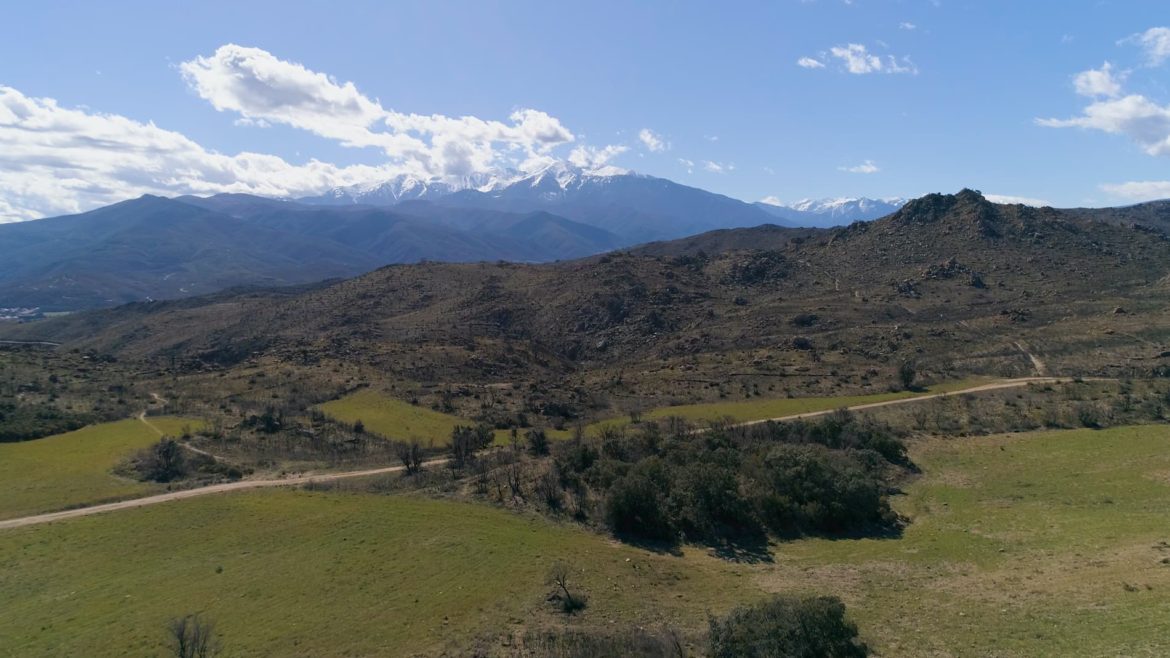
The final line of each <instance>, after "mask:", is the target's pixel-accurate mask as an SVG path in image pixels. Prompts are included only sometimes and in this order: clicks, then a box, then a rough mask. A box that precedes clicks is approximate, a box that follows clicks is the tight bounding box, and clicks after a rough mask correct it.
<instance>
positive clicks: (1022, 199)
mask: <svg viewBox="0 0 1170 658" xmlns="http://www.w3.org/2000/svg"><path fill="white" fill-rule="evenodd" d="M983 196H984V198H986V199H987V200H988V201H990V202H992V203H1005V204H1013V203H1018V204H1021V205H1025V206H1032V207H1035V208H1042V207H1044V206H1051V205H1052V204H1051V203H1049V202H1047V201H1045V200H1044V199H1033V198H1031V197H1026V196H1012V195H1010V194H984V195H983Z"/></svg>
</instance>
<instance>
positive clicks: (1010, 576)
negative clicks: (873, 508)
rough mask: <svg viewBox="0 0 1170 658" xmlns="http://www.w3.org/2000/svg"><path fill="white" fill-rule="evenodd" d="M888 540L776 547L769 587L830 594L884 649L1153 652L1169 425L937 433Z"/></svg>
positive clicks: (914, 652)
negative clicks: (895, 533)
mask: <svg viewBox="0 0 1170 658" xmlns="http://www.w3.org/2000/svg"><path fill="white" fill-rule="evenodd" d="M912 456H913V457H914V459H915V460H916V461H917V463H918V464H919V466H921V467H922V469H923V471H924V473H925V475H924V476H922V477H921V479H919V480H918V481H916V482H914V483H912V484H910V485H909V486H907V487H906V494H905V495H904V496H900V497H899V499H898V500H897V501H896V505H895V506H896V507H897V508H898V509H899V510H900V511H901V512H902V513H904V514H906V515H907V516H909V517H910V518H911V519H912V522H911V523H910V525H909V526H908V527H907V528H906V530H905V534H904V536H903V537H902V538H900V539H893V540H881V539H864V540H844V541H832V540H825V539H812V540H802V541H798V542H792V543H789V544H784V545H782V546H779V547H777V549H776V552H775V555H776V563H775V565H772V566H768V567H766V568H764V569H762V570H761V571H760V573H759V574H758V577H759V580H758V582H759V583H760V584H761V585H762V586H763V587H765V588H767V589H769V590H775V591H792V590H794V589H795V590H798V591H807V592H819V593H832V594H837V595H839V596H841V597H842V598H843V599H844V600H845V602H846V604H847V605H848V606H849V610H850V612H851V614H852V615H853V617H854V618H855V619H856V620H857V622H858V624H859V625H860V627H861V629H862V633H863V635H865V636H866V639H867V640H869V641H870V642H871V644H873V645H874V646H875V647H876V648H878V649H879V650H880V651H881V653H882V655H891V656H893V655H897V656H939V655H947V656H992V655H994V656H1045V655H1064V656H1073V655H1076V656H1104V655H1125V656H1164V655H1166V654H1167V652H1168V651H1170V524H1168V523H1167V521H1168V518H1167V517H1168V510H1170V427H1167V426H1165V425H1145V426H1134V427H1120V428H1115V429H1108V430H1099V431H1094V430H1065V431H1055V432H1035V433H1025V434H1007V435H996V436H990V437H981V438H963V439H954V438H938V439H931V440H929V441H926V442H925V443H920V444H918V445H916V446H915V447H914V449H913V450H912Z"/></svg>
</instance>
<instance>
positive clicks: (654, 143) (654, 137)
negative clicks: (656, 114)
mask: <svg viewBox="0 0 1170 658" xmlns="http://www.w3.org/2000/svg"><path fill="white" fill-rule="evenodd" d="M638 141H640V142H642V145H643V146H645V147H646V148H647V149H649V150H651V151H653V152H655V153H658V152H661V151H665V150H666V149H668V148H670V144H668V143H667V142H665V141H663V139H662V136H661V135H659V134H657V133H655V132H654V131H653V130H650V129H649V128H643V129H642V130H640V131H639V132H638Z"/></svg>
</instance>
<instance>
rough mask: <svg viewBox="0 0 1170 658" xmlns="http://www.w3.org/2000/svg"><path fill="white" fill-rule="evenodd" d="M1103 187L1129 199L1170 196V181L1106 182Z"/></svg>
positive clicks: (1111, 192)
mask: <svg viewBox="0 0 1170 658" xmlns="http://www.w3.org/2000/svg"><path fill="white" fill-rule="evenodd" d="M1101 189H1102V190H1104V191H1105V192H1106V193H1108V194H1112V195H1113V196H1115V197H1119V198H1122V199H1126V200H1127V201H1135V202H1136V201H1153V200H1155V199H1167V198H1170V181H1130V182H1128V183H1106V184H1104V185H1102V186H1101Z"/></svg>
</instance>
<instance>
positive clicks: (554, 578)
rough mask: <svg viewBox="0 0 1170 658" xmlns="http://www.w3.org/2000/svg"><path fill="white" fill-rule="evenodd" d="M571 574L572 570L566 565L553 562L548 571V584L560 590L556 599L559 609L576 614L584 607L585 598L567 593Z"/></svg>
mask: <svg viewBox="0 0 1170 658" xmlns="http://www.w3.org/2000/svg"><path fill="white" fill-rule="evenodd" d="M571 574H572V569H571V568H570V567H569V565H568V563H566V562H563V561H561V560H557V561H556V562H553V565H552V567H551V568H550V569H549V570H548V582H549V583H550V584H553V585H556V586H557V587H558V588H560V590H561V592H560V594H558V598H560V600H561V609H562V610H564V611H565V612H568V613H573V612H576V611H578V610H580V609H581V608H584V607H585V597H584V596H582V595H578V594H573V593H572V592H570V591H569V576H570V575H571Z"/></svg>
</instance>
